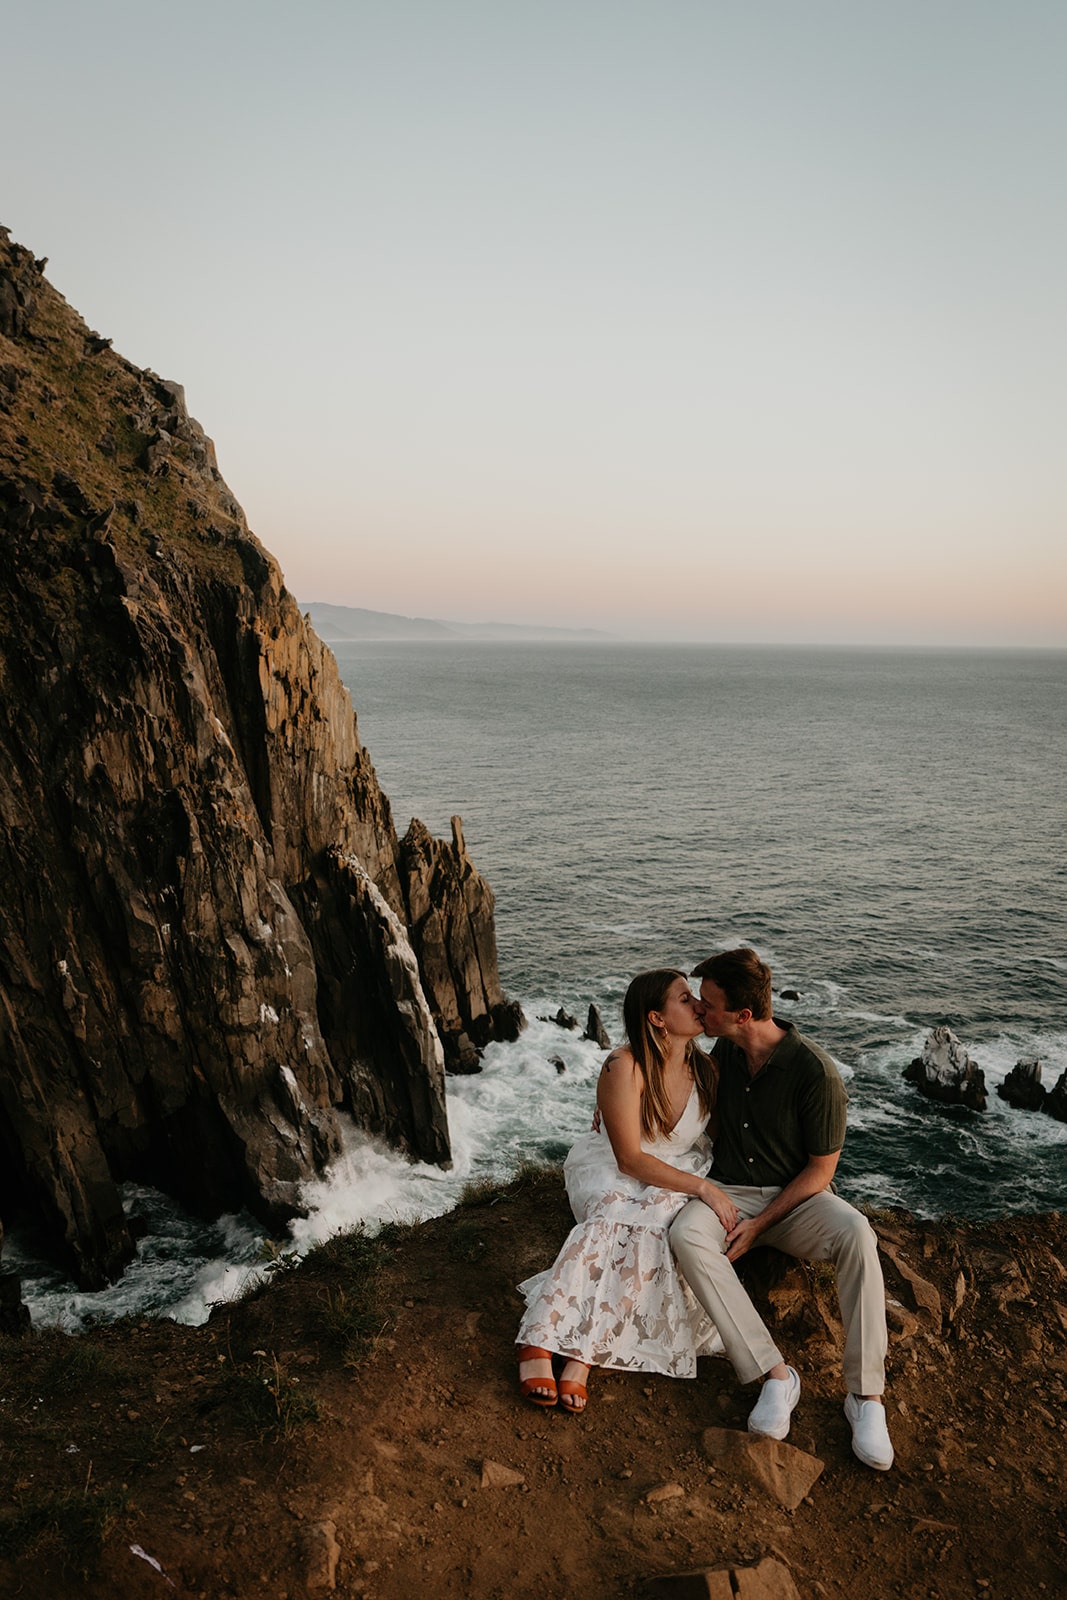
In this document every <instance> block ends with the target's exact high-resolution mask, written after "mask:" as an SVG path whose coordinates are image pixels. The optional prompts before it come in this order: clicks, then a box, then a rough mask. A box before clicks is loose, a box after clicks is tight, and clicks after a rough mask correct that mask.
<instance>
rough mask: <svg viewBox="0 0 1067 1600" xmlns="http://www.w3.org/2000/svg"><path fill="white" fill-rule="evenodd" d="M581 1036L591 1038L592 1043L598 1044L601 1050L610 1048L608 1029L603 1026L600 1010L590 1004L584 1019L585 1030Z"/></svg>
mask: <svg viewBox="0 0 1067 1600" xmlns="http://www.w3.org/2000/svg"><path fill="white" fill-rule="evenodd" d="M582 1038H583V1039H591V1040H592V1041H593V1043H594V1044H597V1045H599V1046H600V1048H601V1050H610V1049H611V1040H610V1039H609V1037H608V1030H607V1029H606V1028H605V1026H604V1023H603V1020H602V1019H601V1016H600V1012H599V1011H598V1010H597V1008H596V1006H593V1005H591V1006H590V1007H589V1017H588V1019H587V1021H586V1024H585V1032H584V1033H583V1034H582Z"/></svg>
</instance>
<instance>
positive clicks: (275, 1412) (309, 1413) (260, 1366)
mask: <svg viewBox="0 0 1067 1600" xmlns="http://www.w3.org/2000/svg"><path fill="white" fill-rule="evenodd" d="M253 1357H254V1364H253V1365H251V1366H247V1367H246V1366H241V1367H232V1368H231V1369H230V1372H229V1374H228V1377H227V1381H226V1388H227V1390H228V1393H229V1397H230V1399H231V1401H232V1402H233V1404H234V1407H235V1409H236V1410H237V1412H238V1414H239V1415H240V1416H241V1418H242V1419H243V1420H244V1421H245V1422H247V1423H248V1424H249V1426H250V1427H251V1428H252V1429H253V1430H254V1432H255V1433H256V1434H258V1435H259V1436H260V1437H261V1438H266V1439H288V1438H290V1437H291V1436H292V1434H294V1433H295V1432H297V1430H298V1429H300V1428H305V1427H307V1426H308V1424H309V1423H312V1422H318V1420H319V1416H320V1412H319V1403H318V1401H317V1400H316V1399H315V1396H314V1395H313V1394H311V1393H310V1391H309V1390H308V1389H306V1388H304V1387H303V1386H302V1385H301V1382H300V1379H299V1378H298V1377H296V1376H295V1375H294V1374H293V1373H291V1372H290V1371H289V1369H288V1367H287V1366H286V1365H285V1363H284V1362H283V1361H282V1360H281V1359H280V1358H279V1357H278V1356H277V1355H275V1354H274V1352H273V1351H270V1352H268V1351H266V1350H256V1351H254V1352H253Z"/></svg>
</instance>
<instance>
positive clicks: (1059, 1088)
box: [1041, 1072, 1067, 1122]
mask: <svg viewBox="0 0 1067 1600" xmlns="http://www.w3.org/2000/svg"><path fill="white" fill-rule="evenodd" d="M1041 1109H1042V1111H1047V1112H1048V1114H1049V1116H1050V1117H1055V1118H1056V1121H1057V1122H1067V1072H1061V1073H1060V1076H1059V1077H1058V1078H1057V1080H1056V1082H1055V1083H1054V1084H1053V1086H1052V1088H1051V1089H1050V1090H1049V1092H1048V1094H1047V1095H1046V1096H1045V1103H1044V1105H1043V1106H1042V1107H1041Z"/></svg>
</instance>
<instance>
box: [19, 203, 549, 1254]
mask: <svg viewBox="0 0 1067 1600" xmlns="http://www.w3.org/2000/svg"><path fill="white" fill-rule="evenodd" d="M43 266H44V263H43V262H35V261H34V260H33V258H32V256H30V254H29V252H27V251H25V250H23V249H21V248H20V247H19V246H17V245H13V244H11V243H10V241H9V239H8V236H7V234H6V231H5V230H0V620H2V627H0V852H2V856H0V1169H2V1170H0V1208H2V1210H3V1212H5V1213H8V1214H10V1212H11V1211H12V1209H13V1208H15V1207H17V1206H21V1205H24V1204H27V1203H28V1204H29V1205H31V1206H32V1207H33V1208H34V1209H36V1210H37V1211H38V1212H39V1213H40V1215H41V1216H43V1218H44V1219H45V1221H46V1223H47V1224H48V1226H49V1227H50V1228H51V1230H52V1232H53V1234H54V1235H55V1236H56V1237H58V1238H60V1239H62V1240H63V1241H64V1242H65V1244H66V1246H67V1248H68V1251H69V1253H70V1255H71V1258H72V1260H73V1261H74V1264H75V1266H76V1269H77V1271H78V1273H79V1276H80V1277H81V1279H82V1281H83V1282H84V1283H86V1284H88V1285H95V1284H99V1283H101V1282H102V1281H104V1280H106V1279H107V1278H109V1277H111V1276H113V1275H114V1274H115V1273H117V1272H118V1271H119V1270H120V1269H121V1267H122V1265H123V1264H124V1263H125V1261H126V1260H128V1259H129V1257H130V1255H131V1254H132V1248H133V1246H132V1241H131V1238H130V1234H129V1230H128V1228H127V1225H126V1221H125V1217H124V1215H123V1210H122V1205H121V1200H120V1194H119V1187H118V1186H119V1185H120V1184H121V1183H122V1182H123V1181H124V1180H126V1179H129V1178H135V1179H140V1180H142V1181H146V1182H150V1183H153V1184H155V1185H157V1186H159V1187H161V1188H164V1189H166V1190H167V1191H168V1192H170V1193H172V1194H174V1195H175V1196H177V1197H178V1198H180V1199H181V1200H183V1201H184V1202H185V1203H186V1204H188V1205H190V1206H193V1207H195V1208H197V1209H198V1210H201V1211H204V1212H207V1213H215V1212H218V1211H220V1210H223V1209H227V1208H232V1207H236V1206H239V1205H242V1204H244V1205H248V1206H250V1207H251V1208H252V1209H253V1210H254V1211H255V1212H256V1213H257V1214H259V1215H260V1216H261V1217H262V1218H263V1219H264V1220H265V1221H266V1222H267V1223H268V1224H269V1225H272V1226H278V1225H279V1224H281V1223H283V1222H284V1221H285V1220H286V1218H288V1217H289V1216H291V1215H292V1214H293V1213H294V1211H295V1210H296V1209H297V1208H298V1206H299V1198H298V1189H299V1185H300V1183H301V1181H302V1180H303V1179H304V1178H306V1177H308V1176H309V1175H310V1174H312V1173H313V1172H318V1171H320V1170H321V1169H322V1167H323V1166H324V1164H326V1163H327V1162H328V1161H329V1160H330V1158H331V1157H332V1156H333V1155H334V1154H335V1153H336V1152H337V1150H338V1149H339V1128H338V1122H337V1112H338V1111H339V1110H343V1111H347V1112H349V1113H351V1114H352V1115H353V1116H354V1117H355V1119H356V1120H357V1122H358V1123H359V1124H360V1125H361V1126H363V1127H364V1128H367V1129H369V1130H371V1131H373V1132H376V1133H379V1134H381V1135H383V1136H384V1137H385V1138H387V1139H388V1140H390V1141H391V1142H392V1143H393V1144H394V1145H396V1146H397V1147H399V1148H401V1149H403V1150H406V1151H408V1152H410V1153H411V1154H412V1155H415V1156H418V1157H420V1158H422V1159H425V1160H429V1161H434V1162H445V1161H447V1160H448V1157H449V1145H448V1128H447V1120H446V1116H445V1102H444V1067H445V1064H446V1051H447V1053H448V1056H449V1057H450V1064H455V1065H457V1066H458V1065H462V1064H463V1063H464V1061H466V1062H467V1063H468V1064H469V1042H470V1040H471V1039H472V1038H473V1040H475V1041H476V1042H478V1043H484V1042H486V1041H487V1040H488V1039H489V1038H492V1037H500V1036H514V1032H515V1031H517V1028H518V1027H519V1026H521V1014H516V1010H515V1009H514V1008H509V1007H508V1005H507V1002H506V1001H505V997H504V995H503V993H502V991H501V989H500V984H499V979H498V976H497V968H496V951H495V941H494V933H493V899H492V894H491V892H490V890H489V887H488V885H487V884H486V883H485V881H484V880H483V879H482V878H481V877H480V876H479V875H478V873H477V872H476V871H475V869H474V867H473V866H472V865H471V863H470V861H469V858H468V857H467V854H466V850H465V848H464V846H463V839H462V832H461V830H460V829H459V828H458V826H456V827H455V828H454V837H453V840H452V842H451V843H450V844H448V843H443V842H441V841H437V840H432V839H430V837H429V835H428V834H426V832H425V830H424V829H421V825H415V826H414V828H413V831H412V833H410V834H409V836H408V839H407V840H405V842H404V846H403V847H401V846H400V844H399V843H398V840H397V837H396V832H395V829H394V826H393V821H392V816H391V813H390V809H389V803H388V800H387V799H386V797H385V796H384V795H383V793H382V791H381V789H380V788H379V786H378V782H377V779H376V777H375V773H374V769H373V766H372V764H371V761H370V757H369V756H368V754H367V752H366V750H365V749H364V748H363V746H362V745H361V743H360V740H359V734H358V730H357V726H356V720H355V717H354V715H353V712H352V708H351V704H350V701H349V698H348V694H347V692H346V690H345V688H344V686H343V685H342V683H341V681H340V679H339V677H338V673H337V668H336V665H335V663H334V660H333V657H332V656H331V655H330V653H329V651H328V650H326V649H325V647H324V646H323V645H322V644H321V642H320V641H319V640H318V639H317V637H316V636H315V634H314V633H313V632H312V630H311V629H310V627H309V626H307V625H306V624H305V622H304V621H303V619H302V618H301V616H300V613H299V610H298V608H297V606H296V604H295V602H294V600H293V599H292V597H291V596H290V595H289V594H288V592H287V591H286V589H285V587H284V584H283V581H282V577H281V574H280V572H279V570H278V568H277V566H276V565H275V563H274V562H273V561H272V560H271V558H270V557H269V556H268V555H267V553H266V552H265V551H264V550H263V549H262V547H261V546H260V545H259V543H258V542H257V541H256V539H255V538H254V537H253V536H252V535H251V534H250V533H249V531H248V528H247V526H246V524H245V521H244V517H243V515H242V513H241V509H240V507H239V506H238V504H237V502H236V501H235V500H234V498H233V496H232V495H231V494H230V492H229V490H228V489H227V487H226V485H225V483H224V482H223V480H222V478H221V476H220V475H219V472H218V468H217V465H216V461H215V453H214V449H213V447H212V444H211V441H210V440H209V439H207V438H206V437H205V435H204V433H203V432H202V430H201V429H200V427H199V426H198V424H197V423H196V422H195V421H193V419H191V418H190V417H189V415H188V413H187V411H186V407H185V401H184V397H183V393H182V390H181V388H180V386H179V385H177V384H174V383H169V382H166V381H164V380H162V379H160V378H158V377H157V376H156V375H155V374H153V373H151V372H141V371H139V370H138V369H136V368H134V367H133V366H131V365H130V364H129V363H128V362H126V361H124V360H122V358H121V357H119V356H117V355H116V354H114V353H113V352H112V351H111V349H110V348H109V343H108V341H106V340H103V339H101V338H100V337H99V336H98V335H96V334H94V333H92V332H90V331H89V330H88V329H87V328H86V327H85V325H84V323H83V322H82V321H81V320H80V319H79V318H78V317H77V315H76V314H75V313H74V312H73V311H72V310H71V309H70V307H68V306H67V304H66V303H65V301H64V300H63V299H62V297H61V296H60V295H58V294H57V293H56V292H55V290H53V289H52V288H51V287H50V285H49V284H48V283H47V282H46V280H45V279H44V277H43V276H42V269H43ZM410 936H413V937H414V948H413V946H412V938H411V937H410Z"/></svg>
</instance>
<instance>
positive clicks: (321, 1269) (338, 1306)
mask: <svg viewBox="0 0 1067 1600" xmlns="http://www.w3.org/2000/svg"><path fill="white" fill-rule="evenodd" d="M395 1242H396V1239H395V1235H391V1232H390V1230H386V1229H383V1230H382V1232H381V1233H378V1234H376V1235H374V1236H371V1235H370V1234H368V1233H367V1232H366V1230H365V1229H364V1228H353V1229H352V1230H351V1231H350V1232H348V1233H340V1234H335V1235H334V1237H333V1238H332V1239H327V1240H326V1242H325V1243H324V1244H320V1245H318V1246H317V1247H316V1248H315V1249H314V1250H313V1251H311V1253H310V1254H309V1255H308V1257H307V1261H306V1264H307V1267H308V1269H309V1270H310V1271H313V1272H316V1273H318V1274H319V1275H321V1276H325V1277H326V1278H327V1279H329V1280H333V1281H328V1282H327V1283H326V1284H325V1285H324V1286H323V1289H322V1328H323V1332H324V1333H325V1334H326V1337H327V1339H328V1340H329V1342H330V1344H331V1345H332V1346H333V1347H334V1349H336V1350H337V1351H338V1352H339V1354H340V1356H341V1361H342V1363H343V1365H344V1366H346V1367H357V1366H358V1365H359V1363H360V1361H361V1359H362V1358H363V1356H364V1355H365V1354H366V1352H367V1351H368V1350H369V1349H371V1348H372V1347H373V1344H374V1341H375V1339H376V1338H377V1337H378V1335H379V1334H380V1333H381V1331H382V1328H383V1327H384V1325H385V1316H384V1314H383V1311H382V1303H381V1289H380V1284H379V1273H380V1271H381V1267H382V1264H383V1262H384V1261H385V1259H386V1257H387V1256H388V1255H389V1254H390V1251H391V1246H392V1245H393V1244H394V1243H395Z"/></svg>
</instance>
